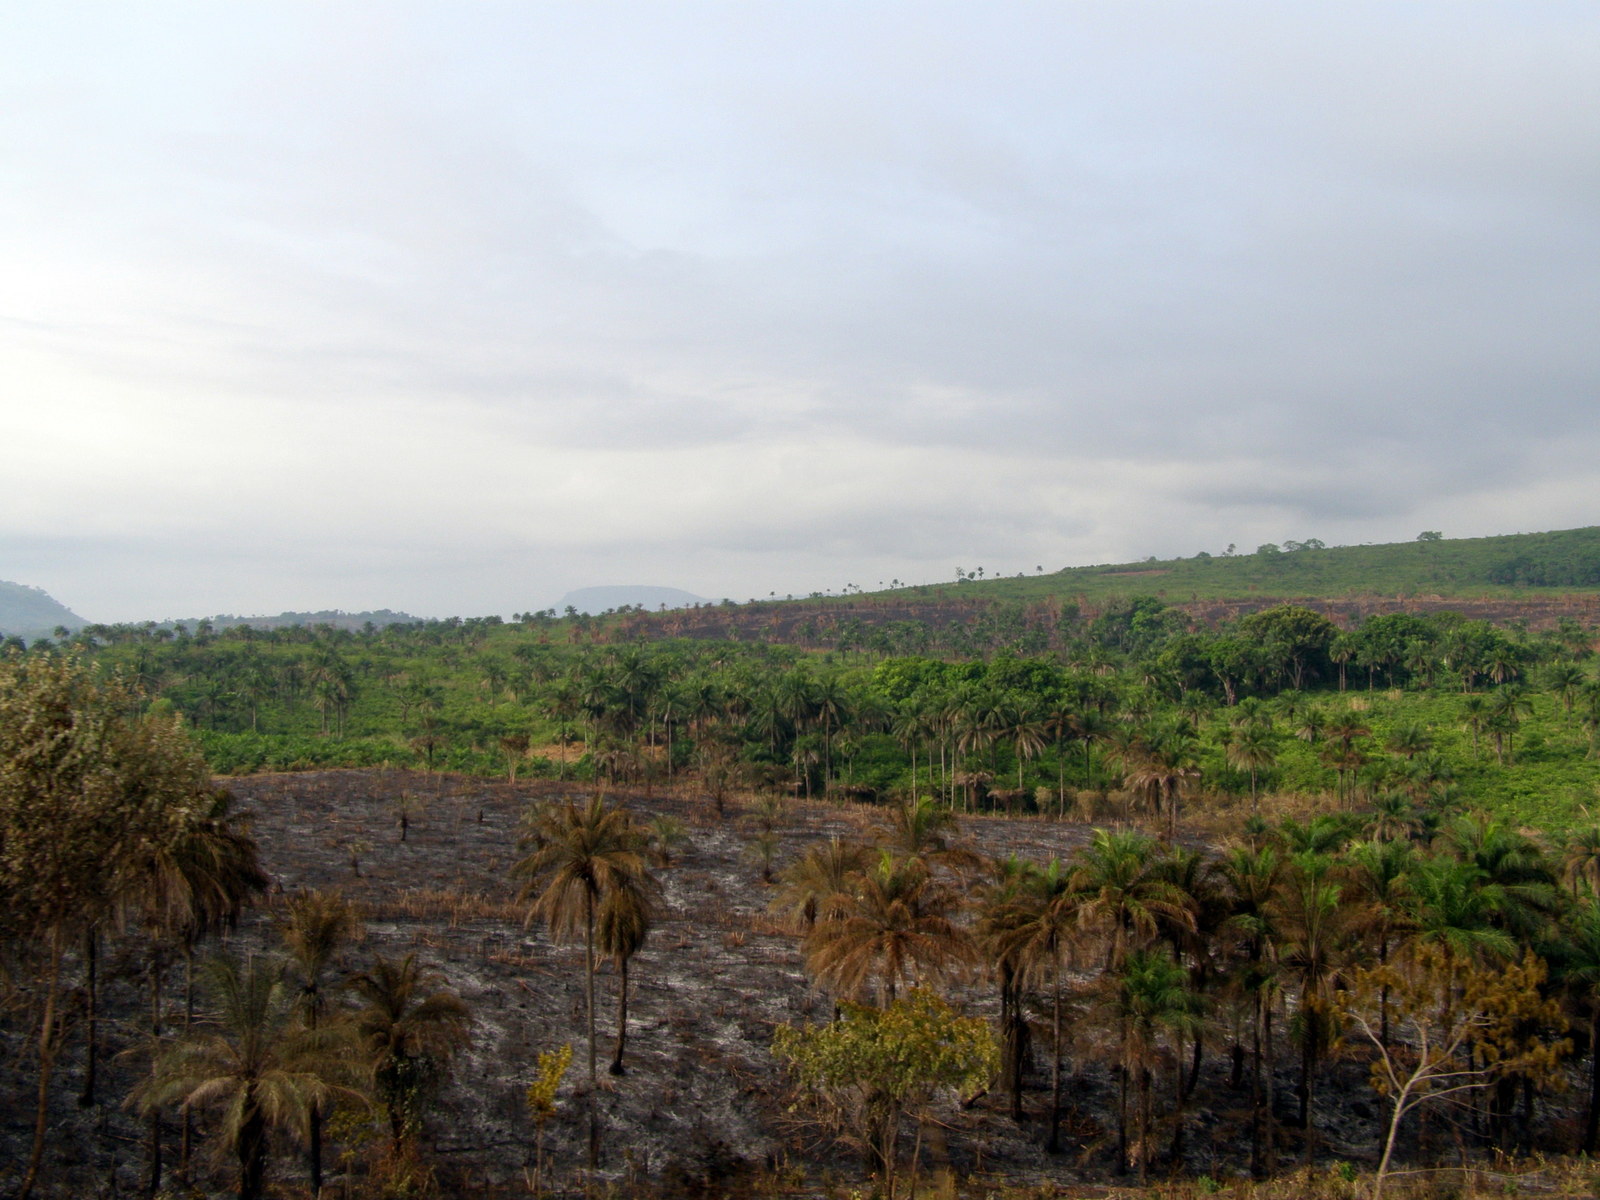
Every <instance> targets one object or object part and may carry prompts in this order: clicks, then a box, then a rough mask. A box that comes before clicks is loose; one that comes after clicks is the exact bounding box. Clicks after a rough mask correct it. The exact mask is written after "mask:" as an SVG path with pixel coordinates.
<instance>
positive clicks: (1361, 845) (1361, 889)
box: [1341, 837, 1416, 1047]
mask: <svg viewBox="0 0 1600 1200" xmlns="http://www.w3.org/2000/svg"><path fill="white" fill-rule="evenodd" d="M1415 865H1416V852H1415V851H1414V850H1412V848H1411V844H1410V843H1409V842H1405V841H1398V840H1382V839H1379V838H1377V837H1374V839H1373V840H1372V841H1370V842H1357V843H1356V844H1355V845H1353V846H1350V847H1348V848H1347V849H1346V851H1345V857H1344V866H1343V870H1342V872H1341V874H1342V875H1343V877H1344V878H1345V879H1346V880H1347V881H1348V882H1349V884H1350V888H1351V899H1352V903H1353V904H1354V911H1353V912H1352V914H1351V921H1352V925H1353V927H1354V928H1355V929H1356V930H1357V931H1358V932H1360V933H1362V934H1367V935H1370V936H1371V937H1372V938H1373V939H1375V940H1376V942H1377V948H1378V965H1379V966H1380V967H1386V966H1388V965H1389V950H1390V947H1391V946H1392V945H1393V943H1394V939H1395V937H1396V936H1398V935H1404V934H1407V933H1409V932H1410V931H1411V928H1412V926H1411V923H1410V916H1409V914H1410V913H1411V912H1412V911H1413V897H1412V893H1411V871H1412V869H1413V868H1414V866H1415ZM1378 1043H1379V1045H1380V1046H1385V1047H1386V1046H1388V1044H1389V985H1388V984H1387V983H1386V984H1384V985H1382V987H1381V988H1380V989H1379V994H1378Z"/></svg>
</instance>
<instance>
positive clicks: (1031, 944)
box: [994, 859, 1082, 1154]
mask: <svg viewBox="0 0 1600 1200" xmlns="http://www.w3.org/2000/svg"><path fill="white" fill-rule="evenodd" d="M1081 902H1082V896H1081V895H1080V893H1079V892H1078V891H1077V890H1076V889H1075V888H1074V887H1073V875H1072V873H1071V872H1070V871H1068V870H1066V869H1064V868H1063V867H1062V864H1061V862H1060V861H1059V860H1057V859H1051V860H1050V861H1049V862H1048V863H1047V864H1045V866H1044V867H1042V868H1036V869H1034V870H1031V871H1028V872H1027V873H1026V874H1025V875H1024V876H1023V879H1022V886H1021V887H1020V888H1019V889H1017V891H1016V893H1015V895H1014V897H1013V898H1011V899H1010V901H1009V902H1008V904H1007V905H1006V908H1005V909H1003V910H1001V911H1000V912H998V913H996V914H995V924H996V930H995V937H994V942H995V945H996V948H997V950H998V952H999V954H1000V956H1001V957H1002V958H1004V959H1005V960H1007V961H1009V962H1013V963H1015V964H1016V965H1017V967H1018V968H1019V969H1020V973H1021V975H1022V977H1023V978H1024V979H1026V980H1028V981H1029V982H1031V983H1033V984H1034V985H1035V986H1038V985H1043V986H1046V987H1048V989H1049V992H1050V1013H1051V1017H1050V1030H1051V1034H1050V1041H1051V1056H1050V1057H1051V1064H1050V1136H1049V1140H1048V1141H1047V1142H1046V1148H1047V1149H1048V1150H1049V1151H1050V1152H1051V1153H1052V1154H1054V1153H1056V1152H1057V1151H1059V1150H1060V1149H1061V1132H1060V1131H1061V1050H1062V1046H1063V1032H1062V1024H1061V1017H1062V995H1061V973H1062V970H1063V968H1064V967H1065V965H1066V961H1067V958H1068V952H1069V949H1070V947H1071V946H1072V944H1073V940H1074V936H1075V935H1076V933H1077V928H1078V915H1079V911H1080V906H1081Z"/></svg>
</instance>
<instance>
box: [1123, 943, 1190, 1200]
mask: <svg viewBox="0 0 1600 1200" xmlns="http://www.w3.org/2000/svg"><path fill="white" fill-rule="evenodd" d="M1114 986H1115V991H1114V993H1113V997H1112V1012H1113V1014H1114V1016H1115V1019H1116V1025H1117V1042H1118V1058H1119V1060H1120V1061H1119V1064H1118V1068H1119V1069H1118V1075H1119V1078H1120V1081H1121V1082H1120V1088H1119V1095H1118V1105H1117V1115H1118V1121H1117V1125H1118V1146H1119V1152H1120V1154H1119V1162H1118V1169H1119V1170H1126V1169H1127V1161H1128V1153H1127V1151H1128V1144H1127V1112H1128V1100H1127V1093H1128V1082H1129V1080H1130V1079H1131V1080H1136V1081H1137V1093H1138V1099H1137V1105H1136V1108H1135V1129H1136V1133H1135V1136H1134V1139H1133V1147H1132V1149H1133V1156H1134V1158H1135V1159H1136V1160H1137V1161H1138V1164H1139V1182H1140V1183H1141V1184H1143V1183H1145V1182H1146V1181H1147V1180H1148V1178H1149V1172H1150V1159H1151V1156H1152V1154H1151V1126H1152V1124H1153V1119H1152V1117H1153V1114H1152V1112H1151V1108H1152V1105H1151V1095H1150V1091H1151V1089H1150V1084H1151V1076H1152V1075H1153V1074H1154V1071H1155V1065H1156V1061H1157V1051H1158V1048H1159V1043H1160V1040H1161V1038H1162V1037H1163V1035H1166V1036H1170V1037H1172V1038H1173V1039H1174V1040H1175V1041H1176V1042H1177V1046H1176V1053H1175V1054H1174V1059H1175V1060H1176V1062H1177V1063H1178V1064H1180V1065H1179V1066H1178V1067H1177V1068H1176V1069H1175V1071H1174V1074H1175V1075H1176V1076H1177V1083H1176V1084H1175V1087H1174V1094H1175V1095H1176V1096H1177V1098H1178V1099H1177V1103H1178V1105H1179V1117H1178V1121H1179V1126H1180V1129H1179V1131H1178V1133H1177V1134H1175V1137H1174V1140H1175V1143H1176V1144H1179V1145H1181V1125H1182V1120H1183V1118H1182V1104H1183V1086H1182V1076H1183V1071H1182V1067H1181V1064H1182V1062H1183V1047H1182V1042H1183V1039H1184V1038H1185V1037H1187V1036H1192V1035H1194V1034H1196V1033H1198V1032H1199V1028H1200V1020H1201V1015H1202V1013H1203V1012H1204V1005H1203V1002H1202V1001H1201V999H1200V997H1199V996H1198V995H1196V994H1195V993H1194V991H1193V990H1192V989H1191V988H1190V987H1189V976H1188V973H1187V972H1186V971H1184V969H1183V967H1182V966H1180V965H1179V964H1178V963H1177V962H1175V961H1174V960H1173V959H1172V957H1171V955H1170V954H1168V953H1167V951H1166V948H1165V947H1162V948H1160V949H1152V950H1135V951H1134V952H1133V953H1131V954H1129V955H1128V958H1127V961H1126V962H1125V963H1123V964H1122V968H1121V970H1120V971H1119V972H1118V973H1117V975H1116V977H1115V985H1114Z"/></svg>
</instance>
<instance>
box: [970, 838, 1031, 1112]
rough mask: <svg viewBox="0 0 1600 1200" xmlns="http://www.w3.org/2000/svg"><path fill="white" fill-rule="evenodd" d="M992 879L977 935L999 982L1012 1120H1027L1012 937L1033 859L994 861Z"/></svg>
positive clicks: (1023, 1027) (1024, 1027)
mask: <svg viewBox="0 0 1600 1200" xmlns="http://www.w3.org/2000/svg"><path fill="white" fill-rule="evenodd" d="M989 870H990V875H991V878H990V879H989V881H988V882H987V883H986V884H985V885H984V886H983V888H982V890H981V891H980V893H979V901H978V917H977V921H976V923H975V925H974V934H975V935H976V937H977V941H978V944H979V946H980V948H981V949H982V951H983V953H984V955H985V956H986V957H987V958H988V960H989V962H990V964H991V965H992V966H993V967H994V970H995V975H996V976H997V978H998V982H999V985H1000V1042H1001V1048H1002V1049H1001V1074H1002V1075H1003V1076H1004V1078H1005V1085H1006V1089H1007V1090H1008V1091H1009V1092H1010V1093H1011V1119H1012V1120H1013V1121H1017V1122H1019V1123H1020V1122H1021V1120H1022V1069H1023V1065H1024V1063H1025V1061H1026V1059H1027V1054H1028V1049H1027V1048H1028V1023H1027V1021H1026V1020H1025V1019H1024V1017H1023V1013H1022V972H1023V968H1022V963H1021V961H1020V959H1019V957H1018V954H1017V951H1016V947H1015V946H1014V945H1013V944H1012V939H1011V935H1012V933H1013V932H1014V930H1015V929H1016V927H1017V925H1018V923H1019V920H1020V919H1021V918H1022V916H1023V914H1024V913H1025V911H1026V910H1025V909H1024V908H1023V907H1022V906H1021V904H1020V903H1019V902H1020V900H1021V898H1022V895H1023V890H1024V888H1025V886H1026V884H1027V881H1028V877H1029V875H1030V874H1031V872H1032V871H1033V866H1032V864H1031V863H1028V862H1026V861H1025V860H1023V859H1021V858H1019V857H1017V855H1015V854H1010V855H1007V856H1006V857H1005V858H999V859H992V860H991V861H990V863H989Z"/></svg>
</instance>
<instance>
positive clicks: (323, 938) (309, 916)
mask: <svg viewBox="0 0 1600 1200" xmlns="http://www.w3.org/2000/svg"><path fill="white" fill-rule="evenodd" d="M288 907H289V913H288V919H287V920H286V921H285V922H284V924H283V935H282V936H283V944H284V948H285V949H287V950H288V952H289V959H290V962H291V964H292V965H293V967H294V969H295V971H296V972H297V974H298V975H299V977H300V979H299V994H298V995H297V996H296V1002H297V1007H298V1009H299V1013H300V1020H301V1021H302V1022H303V1023H304V1025H305V1027H306V1029H308V1030H312V1031H315V1030H317V1029H319V1028H321V1026H322V1025H323V1024H324V1023H325V1022H326V1019H327V1015H328V1007H329V1005H328V995H327V993H326V992H325V991H324V990H323V982H324V979H323V976H324V974H325V973H326V972H327V969H328V967H329V965H330V964H331V963H332V962H333V958H334V956H335V955H336V954H337V953H338V952H339V950H340V948H341V947H342V946H344V944H345V943H347V942H352V941H355V940H356V939H358V938H359V937H360V936H361V917H360V914H359V913H358V912H357V910H356V907H355V905H354V904H352V903H350V901H348V900H346V899H345V898H344V896H343V895H341V894H340V893H339V892H337V891H333V892H303V893H301V894H300V895H298V896H296V897H294V898H293V899H291V900H290V901H289V906H288ZM322 1118H323V1108H322V1105H321V1104H317V1103H313V1104H312V1106H311V1111H310V1113H309V1114H307V1127H306V1140H307V1148H308V1150H309V1154H310V1169H311V1195H312V1196H313V1197H316V1196H320V1195H321V1194H322Z"/></svg>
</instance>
